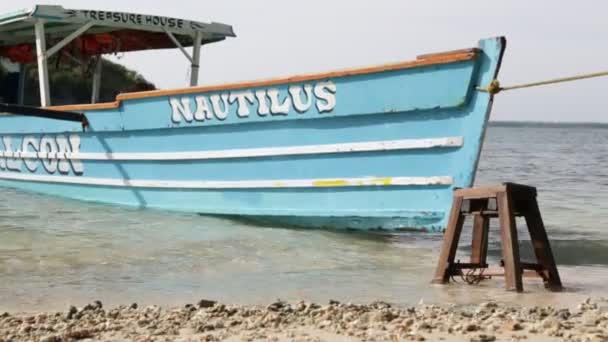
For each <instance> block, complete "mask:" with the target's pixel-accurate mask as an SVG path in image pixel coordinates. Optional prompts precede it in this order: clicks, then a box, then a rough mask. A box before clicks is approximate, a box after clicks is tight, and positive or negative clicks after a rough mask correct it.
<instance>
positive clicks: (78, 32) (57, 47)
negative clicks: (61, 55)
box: [46, 21, 94, 58]
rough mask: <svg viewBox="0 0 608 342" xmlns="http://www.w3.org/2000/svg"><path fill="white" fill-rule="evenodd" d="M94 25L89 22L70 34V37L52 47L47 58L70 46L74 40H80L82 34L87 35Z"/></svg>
mask: <svg viewBox="0 0 608 342" xmlns="http://www.w3.org/2000/svg"><path fill="white" fill-rule="evenodd" d="M93 25H94V23H93V22H92V21H89V22H88V23H86V24H84V25H82V26H81V27H80V28H79V29H77V30H76V31H74V32H72V33H70V35H69V36H67V37H65V38H63V39H62V40H61V41H60V42H59V43H57V44H55V46H53V47H51V48H50V49H48V50H47V52H46V58H50V57H51V56H52V55H54V54H56V53H57V52H58V51H59V50H61V49H62V48H63V47H64V46H66V45H68V44H69V43H70V42H71V41H72V40H74V39H76V38H78V36H80V35H81V34H83V33H85V32H86V31H87V30H88V29H90V28H91V27H92V26H93Z"/></svg>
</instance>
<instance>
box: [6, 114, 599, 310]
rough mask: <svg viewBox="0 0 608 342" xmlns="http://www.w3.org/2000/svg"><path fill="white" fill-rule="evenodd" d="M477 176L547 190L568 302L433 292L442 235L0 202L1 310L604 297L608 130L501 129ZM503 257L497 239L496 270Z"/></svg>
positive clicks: (529, 295)
mask: <svg viewBox="0 0 608 342" xmlns="http://www.w3.org/2000/svg"><path fill="white" fill-rule="evenodd" d="M479 167H480V169H479V173H478V177H477V182H476V183H477V184H478V185H480V184H491V183H497V182H501V181H518V182H522V183H527V184H532V185H535V186H537V187H538V189H539V201H540V205H541V209H542V211H543V216H544V220H545V224H546V226H547V229H548V231H549V235H550V237H551V239H552V247H553V250H554V253H555V255H556V258H557V261H558V263H559V269H560V273H561V276H562V281H563V282H564V284H565V286H566V287H567V290H566V292H565V293H561V294H555V293H550V292H547V291H545V290H544V289H542V285H541V284H540V283H539V282H538V281H526V282H525V285H524V286H525V289H526V293H524V294H514V293H507V292H505V291H504V290H503V289H502V285H503V282H502V280H492V281H488V282H485V283H483V284H482V285H481V286H465V285H463V284H458V285H454V286H444V287H436V286H431V285H429V281H430V279H431V278H432V275H433V271H434V267H435V262H436V258H437V256H438V252H439V251H438V249H439V246H440V243H441V238H442V237H441V235H439V234H428V233H414V232H400V233H388V232H374V233H353V232H333V231H323V230H305V229H304V230H297V229H285V228H281V227H259V226H252V225H247V224H243V223H240V222H233V221H229V220H225V219H219V218H210V217H201V216H198V215H184V214H175V213H166V212H159V211H153V210H131V209H125V208H119V207H112V206H105V205H97V204H87V203H81V202H76V201H69V200H64V199H57V198H51V197H45V196H39V195H34V194H27V193H21V192H17V191H14V190H2V194H3V195H2V196H1V198H0V277H1V280H0V310H13V311H15V310H16V311H34V310H62V309H65V308H66V307H67V305H69V304H75V305H82V304H84V303H87V302H91V301H93V300H96V299H101V300H102V301H103V302H104V303H105V304H106V305H117V304H120V303H123V304H124V303H130V302H139V303H143V304H161V305H182V304H185V303H188V302H193V301H195V300H197V299H199V298H211V299H217V300H220V301H223V302H228V303H248V304H249V303H251V304H263V303H268V302H270V301H272V300H274V299H277V298H282V299H286V300H294V301H295V300H299V299H305V300H310V301H320V302H326V301H327V300H329V299H330V298H331V299H337V300H341V301H351V302H369V301H372V300H376V299H381V300H386V301H390V302H394V303H397V304H402V305H409V304H415V303H418V302H420V301H421V300H422V301H424V302H449V303H475V302H479V301H484V300H487V299H489V298H494V299H499V300H501V301H505V302H511V303H526V304H530V303H538V304H547V305H572V304H573V303H576V302H577V301H580V300H581V299H582V298H584V297H586V296H588V295H593V296H607V295H608V288H607V287H606V285H605V284H607V283H608V229H606V227H607V226H608V175H607V171H606V170H607V169H608V127H607V126H560V125H525V126H492V127H490V129H489V131H488V134H487V138H486V143H485V146H484V152H483V154H482V159H481V162H480V166H479ZM494 229H495V227H494ZM467 238H468V237H467V236H463V239H464V240H463V241H467V240H468V239H467ZM524 238H527V236H526V235H524ZM528 244H529V242H526V241H524V242H523V243H522V248H523V254H524V255H526V256H531V252H530V249H529V246H528ZM466 245H467V243H464V246H463V248H462V251H461V252H462V253H465V252H466V251H467V247H468V246H466ZM499 254H500V251H499V245H498V243H497V241H495V240H493V241H491V245H490V256H491V262H492V263H494V264H496V262H497V260H498V259H499ZM463 255H464V254H463ZM464 258H465V256H463V260H464Z"/></svg>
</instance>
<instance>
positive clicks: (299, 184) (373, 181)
mask: <svg viewBox="0 0 608 342" xmlns="http://www.w3.org/2000/svg"><path fill="white" fill-rule="evenodd" d="M0 179H1V180H13V181H30V182H44V183H62V184H78V185H96V186H110V187H136V188H165V189H264V188H324V187H329V188H331V187H359V186H424V185H451V184H452V182H453V179H452V177H450V176H435V177H384V178H383V177H363V178H341V179H340V178H335V179H290V180H243V181H178V180H127V179H115V178H91V177H67V176H65V177H64V176H46V175H37V174H21V173H10V172H1V173H0Z"/></svg>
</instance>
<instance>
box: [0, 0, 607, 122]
mask: <svg viewBox="0 0 608 342" xmlns="http://www.w3.org/2000/svg"><path fill="white" fill-rule="evenodd" d="M34 3H35V2H34V1H27V0H22V1H5V0H3V1H0V12H9V11H12V10H15V9H18V8H23V7H28V6H31V5H33V4H34ZM45 3H49V4H50V3H55V4H60V5H63V6H64V7H66V8H75V9H106V10H115V11H127V12H128V11H130V12H136V13H142V14H156V15H164V16H174V17H179V18H184V19H192V20H198V21H203V22H209V21H216V22H223V23H226V24H231V25H233V26H234V28H235V31H236V33H237V35H238V37H237V38H234V39H229V40H227V41H224V42H221V43H218V44H212V45H209V46H205V47H204V48H203V55H202V56H203V57H202V66H201V74H200V75H201V83H202V84H205V85H206V84H218V83H224V82H233V81H242V80H250V79H260V78H268V77H277V76H286V75H292V74H299V73H309V72H317V71H327V70H332V69H335V68H345V67H359V66H366V65H370V64H378V63H387V62H397V61H403V60H409V59H412V58H415V56H416V55H418V54H422V53H428V52H435V51H444V50H451V49H459V48H466V47H472V46H475V45H476V44H477V40H479V39H480V38H485V37H492V36H498V35H504V36H506V37H507V40H508V45H507V52H506V54H505V59H504V62H503V67H502V70H501V73H500V76H499V79H500V81H501V83H502V84H504V85H509V84H513V83H520V82H528V81H536V80H542V79H546V78H554V77H561V76H569V75H573V74H578V73H587V72H596V71H603V70H608V47H607V46H606V41H607V39H606V38H608V24H607V21H606V13H608V2H607V1H592V0H589V1H583V0H579V1H555V0H552V1H550V0H534V1H524V0H509V1H488V0H480V1H477V0H467V1H454V0H442V1H431V0H425V1H409V0H374V1H369V0H367V1H363V0H362V1H359V0H348V1H346V0H336V1H330V0H305V1H285V0H221V1H220V0H215V1H205V0H196V1H193V0H147V1H139V0H138V1H135V0H128V1H127V0H103V1H100V0H64V1H62V2H56V1H53V0H47V1H46V2H45ZM119 62H120V63H123V64H125V65H126V66H128V67H130V68H133V69H135V70H137V71H138V72H140V73H141V74H143V75H144V76H145V77H146V78H147V79H149V80H150V81H152V82H154V83H155V84H156V85H157V87H161V88H171V87H183V86H185V85H186V84H187V82H188V64H187V62H186V59H185V58H184V57H183V55H181V53H180V52H179V51H178V50H171V51H156V52H140V53H133V54H127V55H125V56H124V57H123V58H121V59H120V60H119ZM607 90H608V77H606V78H599V79H593V80H585V81H579V82H575V83H570V84H561V85H553V86H547V87H544V88H537V89H527V90H518V91H512V92H508V93H502V94H499V95H497V98H496V101H495V105H494V110H493V114H492V118H493V119H494V120H534V121H596V122H608V112H607V111H606V109H605V108H606V105H607V104H608V92H607Z"/></svg>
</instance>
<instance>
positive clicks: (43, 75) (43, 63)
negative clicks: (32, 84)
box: [34, 19, 51, 107]
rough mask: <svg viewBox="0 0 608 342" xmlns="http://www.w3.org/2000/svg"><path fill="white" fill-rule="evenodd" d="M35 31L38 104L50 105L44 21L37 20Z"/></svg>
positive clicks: (42, 105)
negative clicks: (38, 86) (38, 89)
mask: <svg viewBox="0 0 608 342" xmlns="http://www.w3.org/2000/svg"><path fill="white" fill-rule="evenodd" d="M34 30H35V32H36V55H37V59H38V78H39V79H40V106H41V107H48V106H50V105H51V93H50V87H49V69H48V64H47V59H46V37H45V33H44V21H43V20H40V19H39V20H37V21H36V24H35V26H34Z"/></svg>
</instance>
